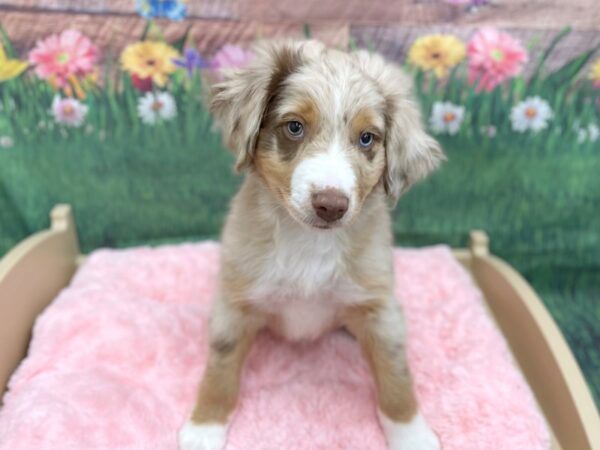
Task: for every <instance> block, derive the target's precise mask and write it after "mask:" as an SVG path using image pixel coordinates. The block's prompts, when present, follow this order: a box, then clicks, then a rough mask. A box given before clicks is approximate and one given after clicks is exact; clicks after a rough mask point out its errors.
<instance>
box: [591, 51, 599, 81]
mask: <svg viewBox="0 0 600 450" xmlns="http://www.w3.org/2000/svg"><path fill="white" fill-rule="evenodd" d="M590 78H591V79H592V81H593V82H594V85H600V58H598V59H597V60H596V62H595V63H594V64H592V70H591V71H590Z"/></svg>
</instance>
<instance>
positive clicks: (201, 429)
mask: <svg viewBox="0 0 600 450" xmlns="http://www.w3.org/2000/svg"><path fill="white" fill-rule="evenodd" d="M226 436H227V427H226V426H225V425H221V424H216V423H213V424H203V425H199V424H196V423H194V422H192V421H188V422H186V423H185V425H184V426H183V427H181V430H179V450H223V448H224V447H225V439H226Z"/></svg>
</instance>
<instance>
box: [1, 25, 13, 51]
mask: <svg viewBox="0 0 600 450" xmlns="http://www.w3.org/2000/svg"><path fill="white" fill-rule="evenodd" d="M0 41H1V42H2V46H3V47H4V50H5V51H6V56H7V57H9V58H15V57H16V56H17V52H15V48H14V47H13V45H12V42H11V41H10V38H9V37H8V34H7V33H6V30H5V29H4V27H3V26H2V24H1V23H0Z"/></svg>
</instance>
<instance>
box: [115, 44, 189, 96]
mask: <svg viewBox="0 0 600 450" xmlns="http://www.w3.org/2000/svg"><path fill="white" fill-rule="evenodd" d="M178 56H179V53H178V52H177V50H175V49H174V48H173V47H171V46H169V45H167V44H165V43H164V42H157V41H142V42H136V43H135V44H131V45H128V46H127V47H125V50H123V53H121V67H122V68H123V70H125V71H127V72H129V73H131V74H134V75H136V76H137V77H139V78H152V81H153V82H154V84H156V85H158V86H161V87H162V86H164V85H165V83H166V82H167V79H168V77H169V75H170V74H172V73H173V72H175V69H176V66H175V64H174V63H173V59H174V58H177V57H178Z"/></svg>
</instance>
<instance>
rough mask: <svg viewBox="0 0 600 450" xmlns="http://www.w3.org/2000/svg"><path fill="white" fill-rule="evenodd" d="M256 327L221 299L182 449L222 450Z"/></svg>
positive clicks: (181, 439) (184, 429)
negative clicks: (204, 367)
mask: <svg viewBox="0 0 600 450" xmlns="http://www.w3.org/2000/svg"><path fill="white" fill-rule="evenodd" d="M255 336H256V328H253V327H251V326H250V323H249V322H248V321H247V320H245V317H244V316H243V314H242V313H241V311H239V310H238V309H237V308H236V307H234V306H230V305H228V304H227V303H225V302H224V301H223V300H222V299H219V300H217V302H216V303H215V306H214V308H213V312H212V316H211V321H210V349H209V355H208V361H207V364H206V369H205V370H204V375H203V378H202V381H201V383H200V387H199V389H198V396H197V400H196V406H195V407H194V411H193V413H192V417H191V419H190V420H189V421H188V422H187V423H186V424H185V425H184V426H183V427H182V428H181V430H180V432H179V449H180V450H222V449H223V448H224V446H225V441H226V435H227V425H228V423H229V419H230V417H231V414H232V413H233V410H234V409H235V406H236V404H237V399H238V394H239V388H240V374H241V371H242V368H243V365H244V361H245V359H246V355H247V354H248V351H249V350H250V347H251V346H252V342H253V341H254V337H255Z"/></svg>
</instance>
